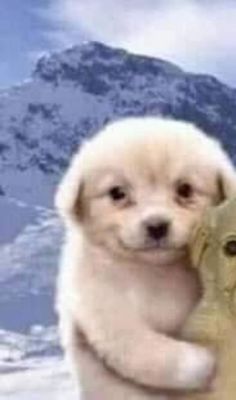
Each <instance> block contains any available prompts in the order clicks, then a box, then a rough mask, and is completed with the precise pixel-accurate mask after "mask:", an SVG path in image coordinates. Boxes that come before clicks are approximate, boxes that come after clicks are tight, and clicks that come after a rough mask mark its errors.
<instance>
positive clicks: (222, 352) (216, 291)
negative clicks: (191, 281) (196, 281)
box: [183, 199, 236, 400]
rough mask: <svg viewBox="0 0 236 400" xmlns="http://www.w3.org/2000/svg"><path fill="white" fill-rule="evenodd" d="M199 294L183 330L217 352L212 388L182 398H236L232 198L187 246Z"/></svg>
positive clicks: (235, 212) (235, 216) (235, 206)
mask: <svg viewBox="0 0 236 400" xmlns="http://www.w3.org/2000/svg"><path fill="white" fill-rule="evenodd" d="M190 253H191V258H192V263H193V266H194V267H195V268H197V269H198V270H199V274H200V279H201V282H202V286H203V296H202V299H201V300H200V303H199V304H198V306H197V307H196V309H195V310H194V312H193V314H192V315H191V317H190V319H189V320H188V321H187V324H186V326H185V328H184V331H183V336H184V337H185V338H188V339H191V340H193V341H196V342H198V343H201V344H203V345H206V346H210V347H211V348H212V349H213V350H214V351H216V353H217V360H218V371H217V376H216V381H215V385H214V389H213V390H212V391H210V392H207V393H202V394H200V393H193V394H190V395H186V400H236V199H232V200H229V201H227V202H225V203H224V204H222V205H220V206H218V207H216V208H214V209H212V210H210V211H209V212H208V213H207V214H206V216H205V218H204V219H203V222H202V224H201V226H199V228H198V229H197V230H196V234H195V236H194V239H193V242H192V244H191V248H190Z"/></svg>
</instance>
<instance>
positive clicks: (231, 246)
mask: <svg viewBox="0 0 236 400" xmlns="http://www.w3.org/2000/svg"><path fill="white" fill-rule="evenodd" d="M224 252H225V254H226V255H227V256H231V257H233V256H236V239H231V240H228V241H227V242H226V243H225V245H224Z"/></svg>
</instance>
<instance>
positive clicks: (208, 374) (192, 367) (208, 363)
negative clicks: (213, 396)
mask: <svg viewBox="0 0 236 400" xmlns="http://www.w3.org/2000/svg"><path fill="white" fill-rule="evenodd" d="M177 364H178V365H177V380H178V382H179V385H180V387H181V388H183V389H186V390H208V389H210V388H211V386H212V382H213V379H214V377H215V373H216V359H215V356H214V354H213V353H212V352H211V351H209V350H207V349H205V348H204V347H201V346H194V345H189V346H188V347H187V348H186V346H185V349H183V352H182V353H180V354H179V360H178V363H177Z"/></svg>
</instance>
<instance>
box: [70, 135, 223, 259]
mask: <svg viewBox="0 0 236 400" xmlns="http://www.w3.org/2000/svg"><path fill="white" fill-rule="evenodd" d="M144 133H145V132H144ZM204 139H205V137H204V136H203V135H202V137H201V140H200V141H197V140H195V138H194V137H192V136H191V135H189V137H187V136H186V135H174V134H173V135H164V134H162V132H159V134H158V133H157V134H156V135H153V136H152V135H148V132H147V135H146V136H145V135H137V137H135V135H134V136H132V140H130V139H129V140H126V142H125V141H123V142H122V140H120V141H119V140H117V141H112V140H108V142H109V145H108V143H106V140H105V138H104V140H103V142H100V143H99V142H98V141H97V145H98V146H97V147H96V146H94V147H93V146H91V144H92V143H91V144H90V145H88V149H87V150H88V151H87V156H86V154H84V155H85V156H84V158H83V164H84V165H85V163H87V164H86V167H85V168H84V171H83V173H82V175H81V178H80V189H79V190H78V194H77V198H76V202H75V204H74V209H73V213H74V216H76V221H77V223H78V224H79V225H80V226H81V227H82V229H83V232H84V235H85V236H86V238H87V239H88V240H89V241H90V242H91V243H94V244H96V245H99V246H103V247H105V248H106V249H107V250H108V251H110V252H112V253H114V254H115V255H120V256H123V257H126V258H128V259H130V258H132V259H135V260H138V259H139V260H142V261H143V262H149V261H152V262H153V261H154V262H157V263H160V262H163V263H168V262H172V261H173V260H175V259H177V258H179V257H180V256H182V255H183V254H184V253H185V251H186V245H187V243H188V241H189V238H190V236H191V232H192V229H193V227H194V226H195V224H196V222H198V221H199V219H200V218H201V216H202V214H203V212H204V211H205V210H206V208H208V207H209V206H211V205H213V204H216V203H217V202H219V201H220V200H221V199H222V187H223V183H222V180H223V179H224V177H223V176H222V175H221V174H220V172H219V166H218V165H216V163H215V162H213V160H211V154H210V155H209V153H208V151H207V148H208V150H209V152H210V153H211V152H212V151H213V149H212V148H211V147H210V146H209V144H208V141H207V139H205V140H204ZM95 141H96V139H95ZM89 146H90V147H91V148H90V149H89ZM92 147H93V149H92ZM96 149H97V151H96ZM213 158H214V157H213ZM216 158H217V157H216Z"/></svg>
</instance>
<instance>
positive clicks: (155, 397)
mask: <svg viewBox="0 0 236 400" xmlns="http://www.w3.org/2000/svg"><path fill="white" fill-rule="evenodd" d="M71 323H72V325H71V327H70V328H69V327H68V328H69V329H70V333H71V334H72V335H71V337H70V341H68V340H67V344H66V349H65V350H66V355H67V359H68V361H69V363H70V366H71V368H72V372H73V374H74V377H75V379H76V382H77V386H78V388H77V389H78V391H79V399H80V400H98V399H101V400H111V399H112V400H170V397H169V396H167V395H164V394H160V393H158V392H156V391H155V392H154V391H149V390H148V389H145V388H143V387H141V386H137V385H135V384H133V383H131V382H129V381H126V380H124V379H122V378H121V377H119V376H118V375H116V374H114V373H113V372H112V371H110V370H109V369H107V368H106V367H105V366H104V364H103V362H102V360H100V359H99V358H98V357H97V356H96V354H95V353H94V351H93V350H92V349H91V348H90V346H89V345H88V344H87V343H86V341H84V339H83V337H82V338H81V337H79V336H80V335H79V334H78V330H76V327H75V326H73V322H72V321H71ZM67 339H68V338H67Z"/></svg>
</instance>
